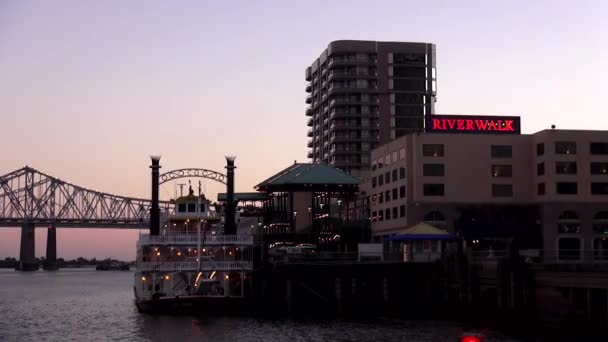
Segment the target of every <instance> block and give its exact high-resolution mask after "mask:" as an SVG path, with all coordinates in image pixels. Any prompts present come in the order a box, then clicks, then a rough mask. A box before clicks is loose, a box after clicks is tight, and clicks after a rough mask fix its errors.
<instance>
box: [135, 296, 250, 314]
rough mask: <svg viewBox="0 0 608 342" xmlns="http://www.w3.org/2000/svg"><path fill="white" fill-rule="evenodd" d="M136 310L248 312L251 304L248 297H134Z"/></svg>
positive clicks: (150, 311) (203, 312)
mask: <svg viewBox="0 0 608 342" xmlns="http://www.w3.org/2000/svg"><path fill="white" fill-rule="evenodd" d="M135 306H136V307H137V310H138V311H139V312H142V313H148V314H173V315H174V314H208V315H218V314H221V315H227V314H231V315H232V314H235V315H239V314H248V313H251V310H252V308H253V305H252V303H251V301H250V300H249V299H248V298H242V297H220V296H217V297H208V296H196V295H194V296H181V297H180V296H177V297H157V298H152V299H135Z"/></svg>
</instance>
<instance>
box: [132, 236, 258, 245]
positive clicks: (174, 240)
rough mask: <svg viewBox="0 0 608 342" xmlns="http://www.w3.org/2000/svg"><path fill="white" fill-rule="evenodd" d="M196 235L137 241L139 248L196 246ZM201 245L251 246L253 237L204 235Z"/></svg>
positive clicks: (144, 237) (146, 237)
mask: <svg viewBox="0 0 608 342" xmlns="http://www.w3.org/2000/svg"><path fill="white" fill-rule="evenodd" d="M197 243H198V235H196V234H181V235H142V236H141V238H140V239H139V241H138V244H139V245H140V246H146V245H148V246H150V245H152V246H159V245H193V246H194V245H196V244H197ZM201 245H202V246H207V245H241V246H245V245H253V235H250V234H241V235H206V236H204V237H201Z"/></svg>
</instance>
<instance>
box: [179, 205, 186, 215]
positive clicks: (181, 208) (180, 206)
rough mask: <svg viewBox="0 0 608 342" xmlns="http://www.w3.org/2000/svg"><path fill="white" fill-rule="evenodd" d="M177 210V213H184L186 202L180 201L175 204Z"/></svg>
mask: <svg viewBox="0 0 608 342" xmlns="http://www.w3.org/2000/svg"><path fill="white" fill-rule="evenodd" d="M177 212H178V213H185V212H186V203H180V204H178V205H177Z"/></svg>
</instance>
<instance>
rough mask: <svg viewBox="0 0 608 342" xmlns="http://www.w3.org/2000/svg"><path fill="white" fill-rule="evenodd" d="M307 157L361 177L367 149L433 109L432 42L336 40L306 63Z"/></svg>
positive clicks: (418, 125)
mask: <svg viewBox="0 0 608 342" xmlns="http://www.w3.org/2000/svg"><path fill="white" fill-rule="evenodd" d="M306 81H308V82H309V83H308V85H307V86H306V92H307V93H309V94H308V95H307V97H306V103H308V104H310V106H308V108H307V109H306V116H308V117H310V118H309V119H308V126H309V127H310V129H309V130H308V137H309V138H310V140H309V141H308V147H309V148H311V150H310V151H309V153H308V157H309V158H311V159H312V162H313V163H327V164H330V165H332V166H335V167H337V168H340V169H342V170H344V171H346V172H348V173H350V174H352V175H355V176H359V177H363V178H365V177H366V175H367V173H368V170H369V167H370V159H369V153H370V151H371V150H372V149H374V148H376V147H377V146H378V145H379V144H384V143H387V142H389V141H390V140H392V139H395V138H397V137H400V136H402V135H404V134H407V133H409V132H412V131H417V130H421V129H422V128H423V126H424V116H425V115H430V114H433V113H434V104H435V94H436V69H435V45H433V44H427V43H401V42H374V41H356V40H340V41H334V42H331V43H330V44H329V46H328V47H327V49H326V50H325V51H323V52H322V53H321V55H320V56H319V57H318V58H317V59H316V60H315V61H314V62H313V63H312V65H311V66H310V67H308V68H306Z"/></svg>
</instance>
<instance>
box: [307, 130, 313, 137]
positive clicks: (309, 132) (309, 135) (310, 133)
mask: <svg viewBox="0 0 608 342" xmlns="http://www.w3.org/2000/svg"><path fill="white" fill-rule="evenodd" d="M306 136H307V137H310V138H312V129H309V130H308V132H306Z"/></svg>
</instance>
